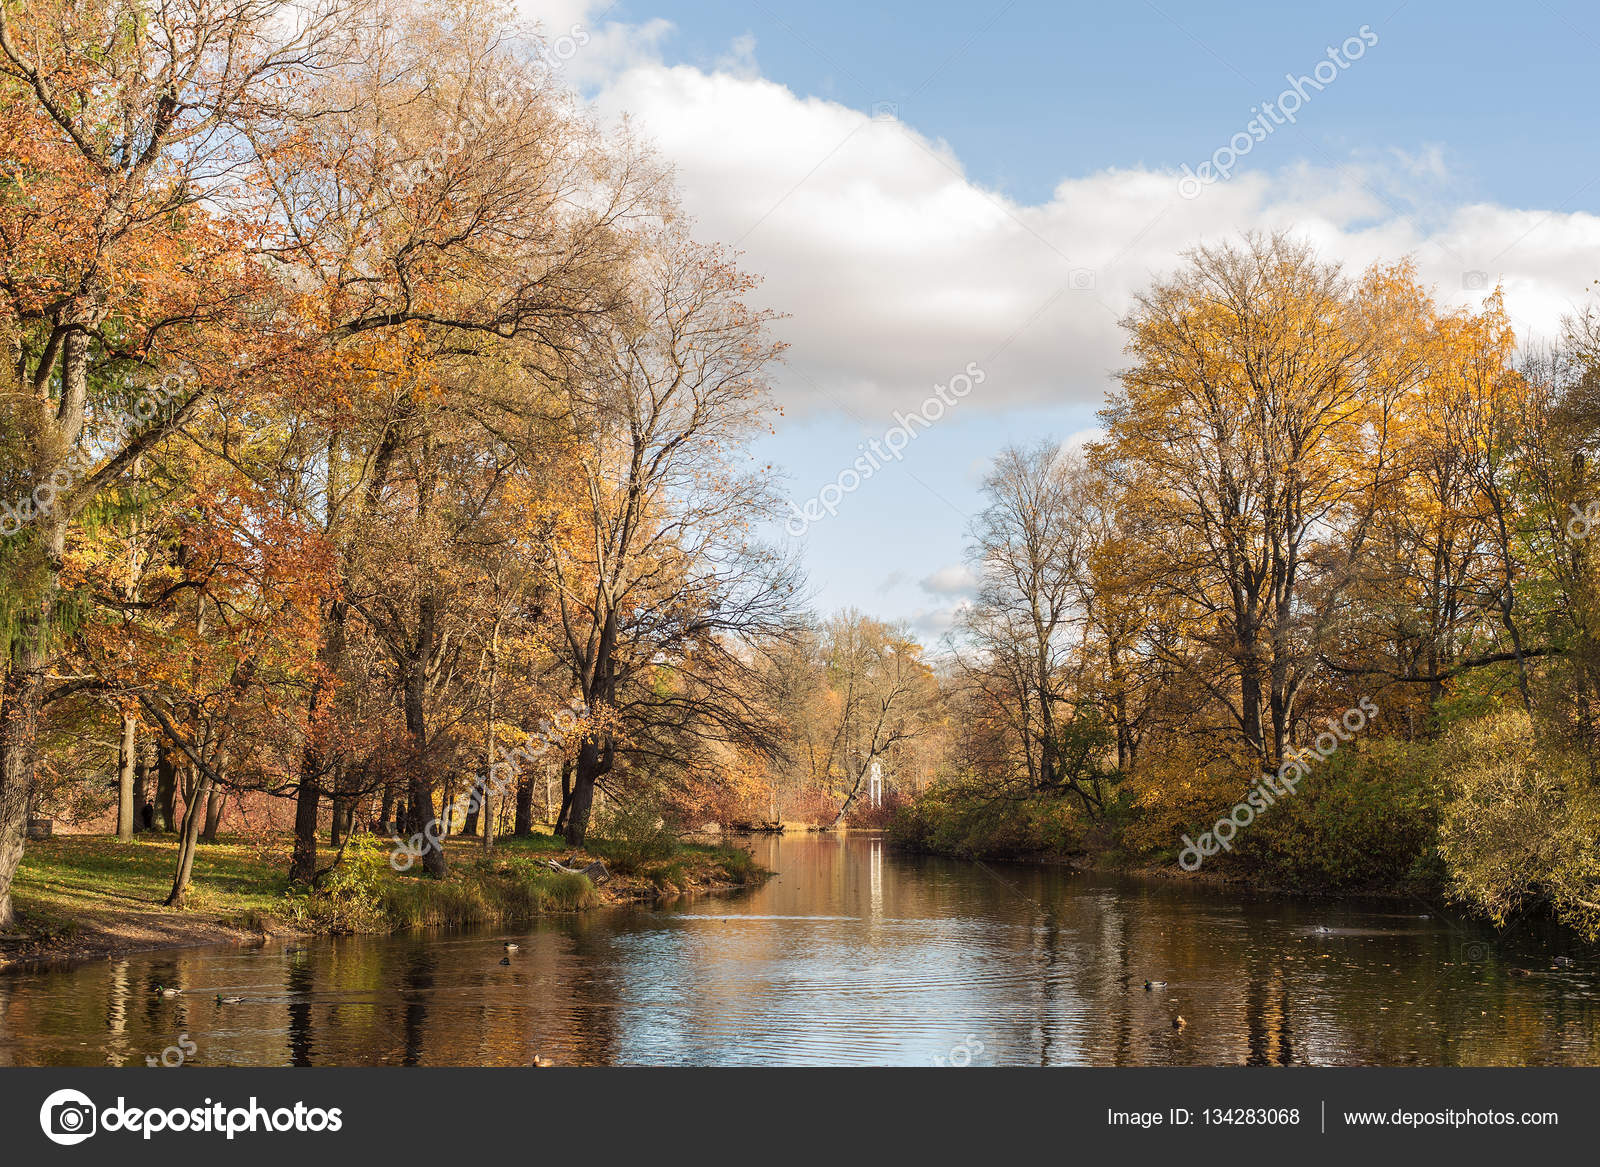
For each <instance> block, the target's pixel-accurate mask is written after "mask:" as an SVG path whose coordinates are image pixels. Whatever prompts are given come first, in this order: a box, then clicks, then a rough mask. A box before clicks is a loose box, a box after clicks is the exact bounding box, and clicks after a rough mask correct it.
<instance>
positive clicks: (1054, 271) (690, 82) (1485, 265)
mask: <svg viewBox="0 0 1600 1167" xmlns="http://www.w3.org/2000/svg"><path fill="white" fill-rule="evenodd" d="M566 7H567V9H568V10H569V11H570V10H571V9H572V7H573V6H572V5H571V4H568V5H567V6H566ZM562 18H563V19H565V14H563V17H562ZM546 23H547V25H549V26H550V27H555V26H556V25H557V24H558V23H559V21H558V20H557V19H554V18H552V19H549V20H547V22H546ZM562 27H564V26H562ZM668 30H669V26H667V25H666V24H665V23H664V22H662V21H651V22H649V23H648V24H645V25H620V24H614V23H611V24H604V25H603V26H602V27H601V28H599V29H592V30H591V36H592V40H591V43H590V44H589V45H588V46H587V47H586V48H585V51H584V52H583V53H582V54H581V55H580V56H579V58H578V59H577V60H575V61H573V62H572V63H571V65H570V66H569V68H570V70H571V73H572V75H573V77H574V79H575V80H577V81H578V82H579V83H580V84H581V85H583V86H584V88H585V90H586V91H587V92H589V93H591V94H592V96H593V98H594V101H595V104H596V107H597V108H598V110H599V111H600V112H601V114H602V115H603V116H605V117H607V118H618V117H621V116H622V115H623V114H624V113H626V114H628V115H629V116H630V117H631V118H632V120H633V122H634V124H635V125H636V126H637V127H639V128H640V129H641V130H642V131H643V132H644V133H645V134H646V135H647V136H648V137H649V138H651V139H652V140H653V141H654V142H655V143H656V144H657V146H658V147H659V149H660V151H661V153H662V155H663V157H664V158H666V159H667V160H669V161H670V162H671V163H672V164H673V166H674V167H675V169H676V173H677V179H678V183H679V185H680V187H681V190H682V193H683V198H684V202H685V205H686V206H687V208H688V210H689V211H690V213H691V214H693V215H694V216H695V217H696V219H697V220H698V223H699V233H700V234H701V235H702V236H703V237H705V238H707V239H716V240H721V241H724V242H729V243H734V244H736V246H737V247H739V248H740V249H741V250H742V251H743V252H744V253H745V254H744V260H743V262H744V264H745V266H746V267H747V268H748V269H750V270H752V271H754V272H758V273H763V274H764V275H765V277H766V282H765V284H764V285H763V287H762V289H761V292H760V293H759V299H760V300H761V301H762V302H763V303H764V304H766V305H768V306H771V307H774V308H776V309H778V310H780V311H782V312H785V313H787V314H788V316H787V318H786V319H785V320H784V321H782V322H781V324H780V325H779V326H778V332H779V334H780V335H781V337H782V338H783V339H784V340H786V341H788V342H789V343H790V345H791V348H790V351H789V361H788V365H787V367H786V368H785V369H784V370H782V371H781V372H780V374H779V377H778V388H779V396H780V398H781V400H782V402H783V404H784V405H785V406H786V407H787V408H788V409H789V410H790V411H791V412H796V413H804V412H808V411H813V410H821V411H828V410H834V409H845V410H848V411H850V412H852V413H854V414H856V415H857V416H862V415H871V416H882V415H884V414H886V413H887V412H888V411H889V410H891V409H893V408H897V407H904V406H905V405H906V403H907V402H914V401H917V400H920V399H921V398H922V397H924V396H926V394H927V393H928V391H929V388H930V387H931V386H933V385H934V384H937V383H938V382H939V379H940V378H942V377H945V376H947V375H948V373H949V370H951V369H959V368H963V367H965V365H966V364H967V362H969V361H977V362H978V363H979V364H981V365H982V366H983V367H984V368H985V369H986V370H988V371H989V373H990V377H989V380H988V382H987V383H986V384H985V385H984V386H983V387H982V390H981V391H980V392H977V393H974V394H973V395H972V397H971V399H970V405H969V407H968V408H969V409H972V410H981V409H986V408H987V409H999V408H1008V407H1013V406H1019V405H1027V404H1036V403H1038V402H1041V401H1050V402H1062V403H1094V402H1098V401H1099V400H1100V399H1101V397H1102V395H1103V394H1104V392H1105V390H1106V388H1107V386H1108V384H1109V379H1110V375H1111V374H1112V373H1113V372H1114V371H1115V370H1116V369H1117V368H1119V367H1120V366H1121V364H1122V360H1123V358H1122V352H1121V347H1122V338H1121V334H1120V330H1119V329H1118V327H1117V320H1118V319H1119V317H1120V316H1121V315H1122V314H1123V313H1124V312H1125V311H1126V310H1127V308H1128V306H1129V304H1130V302H1131V298H1132V296H1133V295H1134V294H1135V293H1136V292H1137V291H1139V290H1140V289H1142V288H1144V287H1146V286H1148V284H1149V283H1150V281H1151V280H1152V279H1153V278H1154V277H1155V276H1157V275H1159V274H1160V273H1162V272H1165V271H1168V270H1171V269H1172V268H1173V267H1174V266H1175V265H1176V264H1177V263H1178V262H1179V257H1180V254H1181V252H1182V251H1183V250H1184V249H1185V248H1188V247H1191V246H1193V245H1194V244H1195V243H1197V242H1199V241H1216V240H1221V239H1226V238H1228V237H1230V236H1236V235H1237V234H1238V233H1239V232H1240V231H1243V230H1248V229H1262V230H1271V229H1276V228H1284V227H1290V228H1294V229H1296V230H1298V231H1300V232H1301V233H1303V234H1304V235H1305V236H1307V237H1309V238H1310V239H1311V241H1312V242H1314V243H1315V244H1316V245H1317V246H1318V247H1319V248H1320V249H1321V250H1322V251H1323V253H1324V254H1325V255H1326V256H1328V257H1329V258H1336V259H1339V260H1342V261H1344V262H1345V263H1346V264H1348V265H1349V266H1350V267H1351V268H1352V269H1353V270H1359V269H1360V268H1362V267H1365V266H1366V265H1367V264H1369V263H1371V262H1373V261H1375V260H1378V259H1394V258H1398V257H1399V256H1402V255H1407V254H1410V255H1413V256H1415V258H1416V260H1417V262H1418V265H1419V267H1420V269H1421V272H1422V274H1423V276H1424V278H1426V279H1428V280H1429V281H1431V282H1434V283H1435V284H1436V285H1437V287H1438V289H1439V292H1440V294H1441V297H1442V298H1443V299H1444V300H1446V301H1447V302H1451V303H1466V302H1468V301H1471V300H1475V299H1481V298H1482V296H1483V295H1484V294H1485V291H1486V290H1487V289H1485V288H1484V287H1483V286H1482V284H1483V281H1484V279H1485V278H1486V279H1487V283H1488V286H1489V288H1492V287H1493V285H1494V284H1495V283H1497V282H1503V284H1504V286H1505V289H1506V295H1507V303H1508V306H1509V308H1510V310H1511V312H1512V314H1513V316H1514V318H1516V319H1517V321H1518V322H1519V325H1520V327H1521V329H1523V330H1524V331H1531V332H1533V333H1536V334H1538V335H1541V336H1544V337H1550V336H1552V335H1554V334H1555V333H1556V331H1557V330H1558V328H1559V324H1560V320H1561V317H1562V316H1563V315H1564V314H1566V313H1568V312H1570V311H1571V310H1572V309H1573V307H1574V306H1576V305H1577V304H1578V303H1580V302H1581V301H1582V300H1583V299H1584V297H1585V295H1586V294H1587V288H1588V285H1589V282H1590V280H1591V279H1593V277H1594V273H1595V272H1597V271H1600V217H1596V216H1594V215H1590V214H1587V213H1582V212H1575V213H1565V212H1554V211H1545V210H1542V209H1538V208H1529V209H1519V208H1510V207H1503V206H1496V205H1489V204H1474V205H1467V206H1453V205H1450V204H1449V202H1448V200H1447V198H1446V199H1441V198H1439V197H1438V196H1437V195H1436V194H1434V193H1433V192H1441V191H1447V190H1448V169H1447V166H1446V163H1445V160H1444V158H1443V155H1442V154H1441V152H1440V151H1439V150H1438V149H1437V148H1432V147H1426V146H1425V147H1423V148H1421V149H1419V151H1418V153H1416V154H1415V155H1400V154H1396V153H1394V152H1386V153H1385V154H1383V155H1381V156H1377V157H1369V158H1352V159H1351V160H1350V161H1349V162H1348V163H1347V164H1345V165H1341V166H1337V167H1332V166H1321V165H1319V166H1311V165H1306V164H1298V165H1293V166H1289V167H1286V168H1284V169H1282V170H1280V171H1277V172H1274V173H1271V174H1267V173H1263V172H1253V173H1247V174H1240V175H1237V176H1235V177H1234V178H1233V179H1231V180H1230V181H1227V182H1221V183H1217V184H1215V185H1213V186H1210V187H1208V188H1206V190H1205V191H1204V192H1203V194H1202V195H1201V196H1200V197H1198V198H1192V199H1185V198H1183V197H1181V195H1180V194H1179V191H1178V174H1177V172H1176V170H1174V171H1172V172H1162V171H1157V170H1148V169H1119V170H1101V171H1096V172H1093V173H1089V174H1082V175H1075V176H1066V177H1063V179H1062V180H1061V182H1060V183H1059V184H1058V185H1057V186H1056V188H1055V190H1054V192H1053V194H1052V195H1051V197H1050V199H1049V200H1048V201H1046V202H1043V203H1040V204H1034V205H1030V204H1026V203H1020V202H1017V201H1015V200H1013V199H1010V198H1008V197H1006V196H1005V195H1003V194H1000V193H997V192H995V191H992V190H988V189H985V188H984V187H983V186H981V185H980V184H978V183H975V182H973V181H971V180H970V179H969V178H968V177H967V175H966V174H965V172H964V169H963V167H962V164H961V160H960V159H959V158H958V157H956V156H955V154H954V153H953V152H952V151H951V149H950V148H949V146H948V145H947V144H945V143H944V142H941V141H938V140H934V139H929V138H927V137H925V136H924V135H922V134H919V133H917V132H916V131H915V130H913V129H911V128H910V127H908V126H906V125H904V124H903V123H901V122H899V121H898V120H896V119H894V118H893V117H889V116H877V117H874V116H873V115H872V114H871V113H869V112H864V111H861V110H857V109H852V108H850V107H848V106H845V105H841V104H839V103H837V102H834V101H827V100H822V99H819V98H815V97H805V96H800V95H798V94H795V93H793V92H792V91H790V90H789V89H787V88H785V87H783V86H781V85H778V84H775V83H774V82H772V81H770V80H767V79H766V78H764V77H762V76H761V75H760V73H759V70H758V66H757V63H756V62H757V56H756V54H757V50H758V48H759V46H758V45H756V44H755V43H754V42H753V40H752V39H751V38H749V37H741V38H739V39H738V40H737V41H736V42H734V43H732V44H730V45H729V46H728V47H727V52H726V54H725V55H724V56H723V58H722V59H721V60H720V61H718V62H716V63H715V64H712V65H709V66H707V68H705V69H702V68H696V67H692V66H688V65H670V64H667V63H665V62H664V60H663V58H662V56H661V53H660V49H659V46H660V44H661V42H662V40H663V38H664V37H665V36H666V35H667V32H668ZM708 70H709V71H708ZM1476 273H1483V274H1482V275H1478V274H1476Z"/></svg>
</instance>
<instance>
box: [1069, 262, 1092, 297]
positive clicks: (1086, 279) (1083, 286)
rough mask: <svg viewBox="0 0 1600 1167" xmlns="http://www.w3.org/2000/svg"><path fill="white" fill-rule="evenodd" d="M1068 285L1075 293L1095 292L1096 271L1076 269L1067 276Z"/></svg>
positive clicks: (1083, 268) (1085, 268)
mask: <svg viewBox="0 0 1600 1167" xmlns="http://www.w3.org/2000/svg"><path fill="white" fill-rule="evenodd" d="M1067 285H1068V287H1070V288H1071V289H1072V290H1073V291H1074V292H1092V291H1094V269H1093V268H1087V267H1075V268H1073V269H1072V271H1071V272H1069V273H1068V275H1067Z"/></svg>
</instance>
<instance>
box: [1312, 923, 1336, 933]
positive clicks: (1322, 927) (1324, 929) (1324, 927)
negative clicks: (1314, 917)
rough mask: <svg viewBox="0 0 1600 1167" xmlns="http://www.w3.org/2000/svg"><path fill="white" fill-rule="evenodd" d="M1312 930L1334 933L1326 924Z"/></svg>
mask: <svg viewBox="0 0 1600 1167" xmlns="http://www.w3.org/2000/svg"><path fill="white" fill-rule="evenodd" d="M1311 930H1312V931H1313V932H1332V931H1333V929H1332V928H1330V927H1328V926H1327V925H1326V924H1318V925H1317V926H1316V927H1315V928H1313V929H1311Z"/></svg>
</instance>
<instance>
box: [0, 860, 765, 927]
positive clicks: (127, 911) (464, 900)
mask: <svg viewBox="0 0 1600 1167" xmlns="http://www.w3.org/2000/svg"><path fill="white" fill-rule="evenodd" d="M289 843H290V841H289V839H288V837H287V836H284V837H282V838H279V839H275V840H273V841H272V843H271V845H269V846H265V847H263V846H261V845H259V844H257V843H246V842H243V841H241V840H237V839H229V838H226V837H224V838H223V839H222V840H220V841H218V842H217V843H210V844H201V846H200V848H199V851H198V852H197V854H196V856H195V864H194V874H193V880H192V883H191V885H190V890H189V893H188V896H187V899H186V905H185V908H184V909H183V910H182V911H181V912H180V911H174V910H172V909H167V908H164V907H163V906H162V903H161V901H162V900H164V899H165V898H166V896H167V893H168V891H170V890H171V887H172V874H173V867H174V864H175V863H176V860H177V851H178V843H177V839H176V838H175V837H174V836H171V835H149V836H140V837H138V838H136V839H135V840H134V841H133V842H131V843H122V842H118V841H117V840H116V839H114V838H107V837H105V836H99V835H62V836H57V837H56V838H53V839H48V840H43V841H40V842H37V843H32V844H30V845H29V847H28V849H27V852H26V853H25V855H24V857H23V862H22V867H21V869H20V871H19V873H18V877H17V882H16V885H15V894H16V899H17V907H18V912H19V920H20V931H22V932H23V933H24V934H25V935H26V936H27V937H29V938H30V939H32V940H34V941H40V942H44V943H47V944H48V943H51V942H54V941H64V940H70V939H71V938H72V937H73V936H75V935H76V934H77V932H78V931H79V929H80V925H89V924H90V923H91V921H92V922H93V923H94V924H95V925H97V926H99V927H100V928H102V929H103V928H104V927H105V925H106V924H107V922H108V921H117V920H123V921H131V920H133V919H135V918H136V917H138V918H143V919H147V920H148V919H150V918H151V917H152V916H159V917H161V918H162V920H164V921H166V922H167V923H168V924H170V923H172V922H176V921H179V920H193V921H195V922H197V923H199V922H202V921H203V922H206V923H222V924H229V925H232V926H234V927H237V928H240V929H243V930H247V931H256V932H266V931H275V930H278V929H280V928H281V927H283V926H284V925H287V926H288V927H290V928H294V929H300V930H304V931H309V932H333V933H349V932H384V931H392V930H395V929H400V928H417V927H437V926H442V925H443V926H463V925H470V924H501V923H514V922H520V921H525V920H529V919H532V918H534V917H536V916H540V915H544V914H546V913H551V912H573V911H580V910H582V909H585V908H590V907H594V906H596V905H597V904H600V903H601V902H603V900H605V899H617V898H619V897H620V898H623V899H626V898H629V897H630V896H631V897H633V898H639V897H640V896H641V895H642V896H644V897H646V898H648V896H649V895H650V894H652V888H653V889H654V890H655V891H659V892H668V893H672V892H677V891H682V890H685V889H687V888H689V887H690V886H693V885H695V884H696V883H698V884H701V885H704V884H708V883H710V884H720V885H735V886H743V885H746V884H750V883H755V882H759V881H760V880H761V879H764V878H765V877H766V876H767V874H768V873H767V872H766V871H765V870H764V869H762V868H760V867H758V866H757V865H756V864H755V862H754V861H753V860H752V859H751V857H750V855H749V853H748V852H745V851H742V850H739V849H737V848H730V847H717V846H704V845H699V844H680V845H677V846H675V847H673V848H672V849H671V854H670V855H668V856H666V857H664V858H650V859H644V860H638V861H636V862H633V863H629V862H628V861H627V858H626V856H627V853H628V849H627V848H625V847H616V848H612V847H608V846H607V844H606V843H604V842H603V841H597V842H596V843H595V844H593V845H592V846H591V847H589V848H587V849H585V850H580V851H579V852H578V856H579V857H578V858H577V859H576V860H575V862H577V863H579V864H583V863H587V862H589V858H590V857H591V856H594V855H599V856H601V857H604V858H606V859H607V862H608V864H610V865H611V869H612V871H613V872H615V873H616V874H617V875H618V876H620V877H621V878H620V879H619V880H617V881H614V882H613V883H612V884H608V885H607V887H606V894H605V895H604V896H603V895H602V894H601V892H600V891H598V890H597V889H596V888H595V886H594V885H593V884H592V883H591V882H590V881H589V880H588V879H587V878H585V877H584V876H582V875H578V874H571V873H566V872H559V871H551V870H550V869H549V868H548V867H547V866H545V862H544V861H545V860H546V859H548V858H551V857H558V856H559V857H564V856H566V855H569V854H571V853H572V851H573V848H571V847H569V846H568V844H567V843H566V842H565V841H564V840H563V839H561V838H560V837H558V836H555V835H546V834H537V835H531V836H526V837H523V838H512V839H499V840H496V842H495V847H494V850H493V851H492V852H491V853H490V854H489V855H487V856H486V855H484V854H483V851H482V849H481V843H480V842H479V841H477V840H471V839H451V840H449V841H447V843H446V844H445V846H446V850H447V854H448V856H449V859H450V878H449V879H446V880H434V879H430V878H428V877H427V876H426V875H424V874H423V872H422V869H421V867H420V866H418V867H415V868H413V869H412V870H411V871H409V872H406V873H403V874H401V873H396V872H395V871H394V870H393V869H392V868H391V867H390V865H389V862H388V856H389V853H388V849H387V848H386V847H385V846H384V843H383V841H382V840H379V839H372V838H370V837H367V836H358V838H357V840H355V841H353V842H352V844H351V846H350V848H349V850H348V851H347V853H346V856H345V861H344V862H343V863H342V864H341V865H340V866H339V867H338V868H337V869H336V870H335V871H334V872H333V873H332V874H331V875H330V876H329V877H328V878H327V880H326V881H325V882H324V884H323V885H322V887H321V888H320V889H319V890H318V891H317V892H315V893H310V894H307V893H306V892H304V891H302V890H300V889H294V888H291V887H290V886H289V881H288V877H287V875H286V868H287V864H288V853H289ZM333 855H334V852H333V851H332V850H331V849H328V848H326V847H324V848H323V849H322V852H321V855H320V857H319V861H320V863H321V865H322V866H324V867H325V866H327V865H328V864H329V863H330V862H331V861H332V858H333ZM614 857H618V858H620V861H617V859H616V858H614ZM624 869H625V870H624Z"/></svg>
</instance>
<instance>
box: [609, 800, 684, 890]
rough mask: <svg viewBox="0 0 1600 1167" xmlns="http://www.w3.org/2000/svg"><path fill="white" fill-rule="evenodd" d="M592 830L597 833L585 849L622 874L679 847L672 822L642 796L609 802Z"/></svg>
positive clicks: (635, 870)
mask: <svg viewBox="0 0 1600 1167" xmlns="http://www.w3.org/2000/svg"><path fill="white" fill-rule="evenodd" d="M594 833H595V835H596V836H597V837H596V838H595V839H593V840H591V841H590V842H589V843H588V850H589V851H590V852H592V853H593V854H595V855H598V856H600V857H601V858H602V859H604V860H605V861H606V863H607V864H608V865H609V866H610V867H611V869H612V870H613V871H616V872H618V873H619V874H622V875H629V874H633V873H634V872H637V871H639V870H640V869H641V868H643V867H644V866H646V865H647V864H650V863H658V862H660V861H661V860H663V859H670V858H671V857H672V856H673V855H675V854H677V851H678V834H677V831H676V829H675V828H674V825H673V824H672V823H671V822H669V821H668V820H667V819H665V818H663V817H662V816H661V814H660V812H659V810H658V809H657V807H656V806H655V805H654V804H653V803H650V802H646V801H644V800H642V799H641V800H637V801H634V802H631V803H613V804H611V805H610V806H608V807H607V809H606V811H605V813H604V815H602V816H601V817H600V819H599V821H598V822H597V823H596V824H595V828H594Z"/></svg>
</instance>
